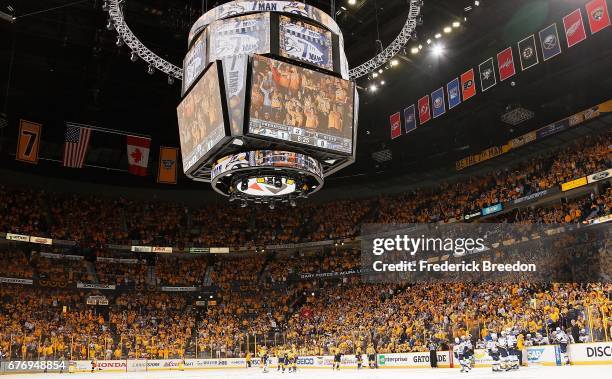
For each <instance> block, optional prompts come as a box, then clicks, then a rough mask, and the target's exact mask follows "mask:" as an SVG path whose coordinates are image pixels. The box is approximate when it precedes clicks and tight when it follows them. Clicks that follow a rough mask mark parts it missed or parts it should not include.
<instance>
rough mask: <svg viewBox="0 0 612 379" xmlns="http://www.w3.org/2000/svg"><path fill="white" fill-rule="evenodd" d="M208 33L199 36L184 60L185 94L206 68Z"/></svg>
mask: <svg viewBox="0 0 612 379" xmlns="http://www.w3.org/2000/svg"><path fill="white" fill-rule="evenodd" d="M206 63H207V62H206V31H204V32H203V33H202V34H200V35H199V36H198V38H197V39H196V40H195V42H194V43H193V45H192V46H191V49H189V51H188V52H187V55H185V59H184V60H183V94H185V92H187V91H188V90H189V88H191V85H192V84H193V81H194V80H195V79H196V78H197V77H198V76H199V75H200V74H201V73H202V71H204V68H206Z"/></svg>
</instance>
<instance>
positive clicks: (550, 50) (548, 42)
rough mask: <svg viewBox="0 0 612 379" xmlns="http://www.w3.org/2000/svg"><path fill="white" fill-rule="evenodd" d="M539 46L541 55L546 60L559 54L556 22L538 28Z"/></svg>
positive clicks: (559, 45) (559, 47)
mask: <svg viewBox="0 0 612 379" xmlns="http://www.w3.org/2000/svg"><path fill="white" fill-rule="evenodd" d="M538 34H539V36H540V48H541V50H542V57H543V58H544V61H547V60H549V59H551V58H553V57H556V56H557V55H559V54H561V44H560V43H559V31H558V30H557V24H556V23H555V24H552V25H550V26H549V27H547V28H544V29H542V30H540V32H539V33H538Z"/></svg>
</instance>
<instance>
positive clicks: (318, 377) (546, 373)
mask: <svg viewBox="0 0 612 379" xmlns="http://www.w3.org/2000/svg"><path fill="white" fill-rule="evenodd" d="M10 376H11V375H7V376H5V377H10ZM14 377H15V378H27V379H42V378H44V379H68V378H73V379H92V378H95V379H137V378H138V379H139V378H144V379H176V378H179V379H180V378H184V379H207V378H211V379H216V378H219V379H221V378H227V379H243V378H245V379H246V378H249V379H251V378H253V379H276V378H295V379H335V378H342V379H344V378H364V379H365V378H367V379H378V378H380V379H391V378H418V379H437V378H448V379H451V378H462V377H465V378H512V379H527V378H534V379H536V378H538V379H540V378H552V379H598V378H602V379H603V378H612V365H595V366H563V367H556V366H553V367H548V366H547V367H544V366H542V367H521V369H520V370H518V371H510V372H501V373H493V372H491V369H490V368H475V369H473V370H472V371H471V372H469V373H460V372H459V369H379V370H370V369H362V370H360V371H357V370H355V369H342V370H340V371H332V370H331V369H302V370H298V372H297V373H284V374H283V373H282V372H277V371H276V370H271V371H270V372H269V373H262V372H261V370H260V369H259V368H250V369H226V370H191V371H149V372H129V373H117V372H104V373H103V372H96V373H93V374H90V373H78V374H67V373H64V374H17V375H14Z"/></svg>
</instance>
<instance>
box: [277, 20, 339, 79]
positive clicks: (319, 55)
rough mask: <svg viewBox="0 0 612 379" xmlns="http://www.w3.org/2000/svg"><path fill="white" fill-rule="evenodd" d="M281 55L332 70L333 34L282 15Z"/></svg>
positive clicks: (280, 26) (280, 29)
mask: <svg viewBox="0 0 612 379" xmlns="http://www.w3.org/2000/svg"><path fill="white" fill-rule="evenodd" d="M279 38H280V43H279V46H280V55H281V56H283V57H287V58H293V59H298V60H300V61H302V62H306V63H310V64H312V65H315V66H318V67H321V68H323V69H326V70H330V71H332V70H333V69H334V63H333V61H332V34H331V32H330V31H328V30H325V29H323V28H320V27H318V26H314V25H311V24H308V23H306V22H303V21H299V20H293V19H291V18H289V17H286V16H280V23H279Z"/></svg>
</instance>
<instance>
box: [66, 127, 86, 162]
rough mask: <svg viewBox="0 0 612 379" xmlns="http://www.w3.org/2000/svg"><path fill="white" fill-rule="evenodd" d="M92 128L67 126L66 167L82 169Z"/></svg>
mask: <svg viewBox="0 0 612 379" xmlns="http://www.w3.org/2000/svg"><path fill="white" fill-rule="evenodd" d="M90 135H91V129H90V128H84V127H81V126H72V125H66V138H65V144H64V161H63V164H64V167H74V168H82V167H83V162H84V161H85V154H86V153H87V148H88V147H89V136H90Z"/></svg>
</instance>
